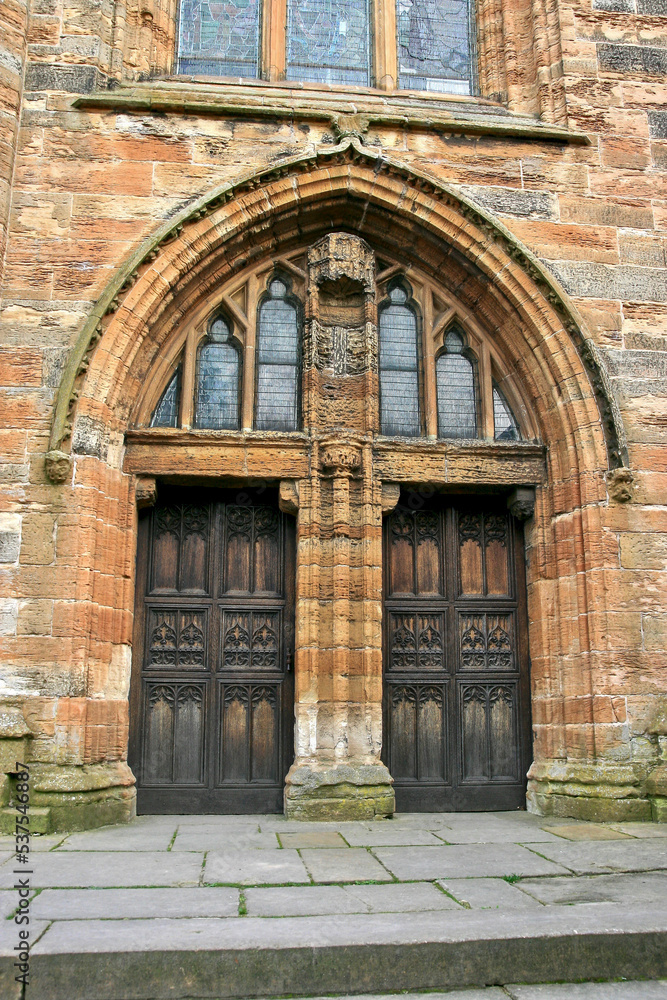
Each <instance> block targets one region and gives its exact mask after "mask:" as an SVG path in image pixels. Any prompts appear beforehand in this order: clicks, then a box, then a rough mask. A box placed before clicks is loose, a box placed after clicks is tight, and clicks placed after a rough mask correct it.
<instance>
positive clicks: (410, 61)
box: [176, 0, 476, 94]
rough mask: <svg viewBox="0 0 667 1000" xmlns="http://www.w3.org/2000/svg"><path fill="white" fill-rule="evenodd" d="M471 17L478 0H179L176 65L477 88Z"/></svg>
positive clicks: (218, 72) (228, 72)
mask: <svg viewBox="0 0 667 1000" xmlns="http://www.w3.org/2000/svg"><path fill="white" fill-rule="evenodd" d="M472 15H473V0H264V2H263V3H260V2H259V0H229V2H227V3H225V4H213V3H209V2H207V0H182V2H181V6H180V13H179V28H178V56H177V65H176V71H177V73H180V74H197V75H203V76H221V77H231V78H261V79H266V80H283V79H285V80H295V81H297V80H298V81H304V82H312V83H323V84H334V85H335V84H348V85H355V86H361V87H367V86H372V85H375V86H379V87H382V88H383V89H393V88H394V87H397V88H399V89H403V90H405V89H409V90H426V91H433V92H436V93H452V94H472V93H474V91H475V76H476V70H475V30H474V26H473V22H472ZM371 29H373V30H371Z"/></svg>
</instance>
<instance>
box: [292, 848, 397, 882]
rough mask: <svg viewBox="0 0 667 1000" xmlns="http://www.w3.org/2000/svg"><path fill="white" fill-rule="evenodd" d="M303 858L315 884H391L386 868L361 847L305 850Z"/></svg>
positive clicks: (302, 854)
mask: <svg viewBox="0 0 667 1000" xmlns="http://www.w3.org/2000/svg"><path fill="white" fill-rule="evenodd" d="M301 857H302V859H303V861H304V864H305V865H306V868H307V869H308V871H309V873H310V875H311V876H312V879H313V881H314V882H361V881H367V880H372V881H374V882H391V881H392V877H391V875H390V874H389V872H388V871H387V870H386V868H383V867H382V865H381V864H380V863H379V862H378V861H377V860H376V859H375V858H374V857H373V856H372V855H371V854H369V852H368V851H365V850H364V849H363V848H361V847H347V848H345V849H344V850H336V849H335V848H329V849H324V850H315V849H313V850H304V851H302V852H301Z"/></svg>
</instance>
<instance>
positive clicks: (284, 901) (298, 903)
mask: <svg viewBox="0 0 667 1000" xmlns="http://www.w3.org/2000/svg"><path fill="white" fill-rule="evenodd" d="M245 898H246V907H247V909H248V916H249V917H307V916H324V915H325V914H335V913H367V912H368V910H367V907H366V906H365V905H364V904H363V903H362V902H361V901H360V900H358V899H355V898H354V897H353V896H350V895H348V894H347V893H346V892H345V889H343V888H342V886H339V885H309V886H305V885H303V886H276V887H275V888H274V889H246V890H245Z"/></svg>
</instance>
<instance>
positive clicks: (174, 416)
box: [151, 365, 181, 427]
mask: <svg viewBox="0 0 667 1000" xmlns="http://www.w3.org/2000/svg"><path fill="white" fill-rule="evenodd" d="M180 396H181V366H180V365H179V366H178V368H177V369H176V371H175V372H174V374H173V375H172V377H171V379H170V380H169V382H168V384H167V388H166V389H165V390H164V392H163V393H162V395H161V396H160V402H159V403H158V404H157V406H156V407H155V410H154V411H153V416H152V417H151V427H178V404H179V401H180Z"/></svg>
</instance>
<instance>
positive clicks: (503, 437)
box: [493, 382, 521, 441]
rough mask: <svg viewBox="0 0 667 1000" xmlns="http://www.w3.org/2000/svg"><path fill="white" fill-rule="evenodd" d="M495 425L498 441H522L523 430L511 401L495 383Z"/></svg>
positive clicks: (495, 434)
mask: <svg viewBox="0 0 667 1000" xmlns="http://www.w3.org/2000/svg"><path fill="white" fill-rule="evenodd" d="M493 426H494V431H495V433H494V437H495V439H496V441H520V440H521V432H520V430H519V425H518V424H517V422H516V419H515V417H514V414H513V413H512V410H511V409H510V406H509V403H508V402H507V400H506V399H505V397H504V396H503V394H502V392H501V391H500V389H499V387H498V386H497V385H496V383H495V382H494V383H493Z"/></svg>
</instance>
